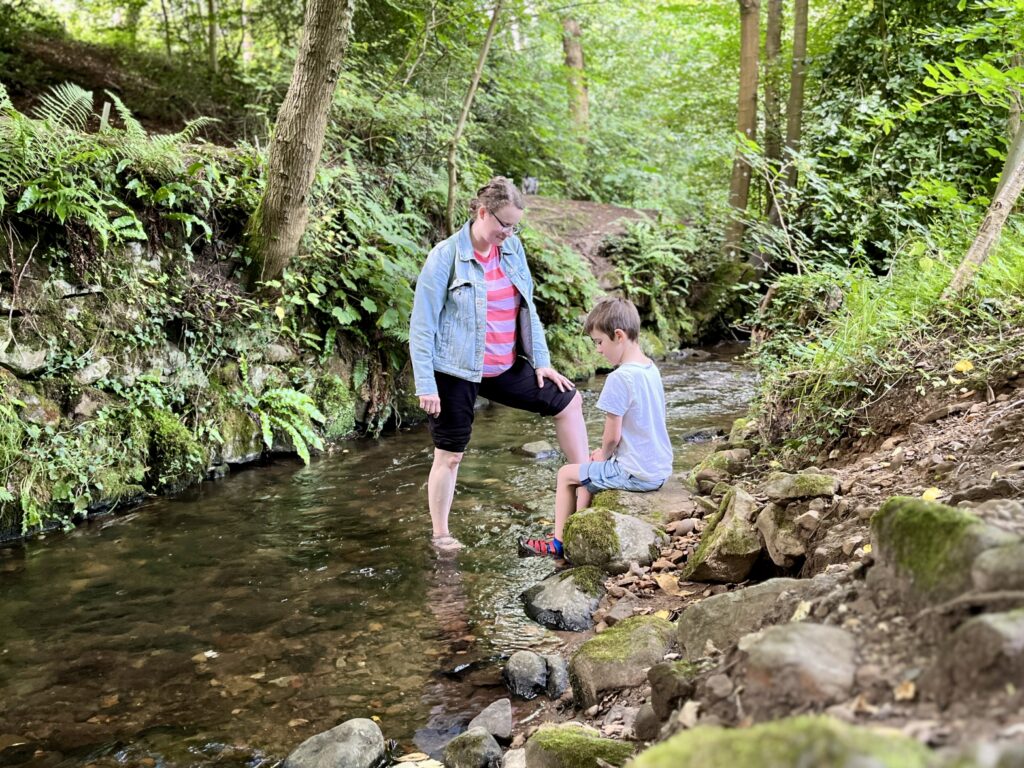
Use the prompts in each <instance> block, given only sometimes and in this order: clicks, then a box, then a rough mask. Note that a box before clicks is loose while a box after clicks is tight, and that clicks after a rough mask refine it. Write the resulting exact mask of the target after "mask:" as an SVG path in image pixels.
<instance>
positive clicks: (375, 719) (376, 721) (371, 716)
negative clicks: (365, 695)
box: [370, 715, 380, 723]
mask: <svg viewBox="0 0 1024 768" xmlns="http://www.w3.org/2000/svg"><path fill="white" fill-rule="evenodd" d="M370 719H371V720H373V722H375V723H379V722H380V718H379V717H377V715H370Z"/></svg>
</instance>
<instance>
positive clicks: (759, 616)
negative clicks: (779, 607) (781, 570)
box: [676, 579, 807, 660]
mask: <svg viewBox="0 0 1024 768" xmlns="http://www.w3.org/2000/svg"><path fill="white" fill-rule="evenodd" d="M806 583H807V582H806V581H801V580H800V579H769V580H768V581H765V582H762V583H760V584H755V585H754V586H752V587H744V588H743V589H737V590H736V591H734V592H725V593H724V594H721V595H714V596H712V597H709V598H707V599H705V600H701V601H700V602H697V603H692V604H691V605H690V606H689V607H687V609H686V610H685V611H683V613H682V615H681V616H680V617H679V621H678V622H676V625H677V635H676V638H677V640H678V642H679V646H680V647H681V648H682V650H683V656H684V658H686V659H691V660H693V659H699V658H701V657H702V656H705V655H706V654H707V652H708V651H709V650H711V648H712V647H713V648H715V649H717V650H719V651H725V650H727V649H728V648H729V646H731V645H733V644H735V643H736V642H737V641H738V640H739V639H740V638H741V637H743V636H744V635H746V634H748V633H750V632H753V631H754V630H755V629H758V628H759V627H760V626H761V622H762V621H763V620H764V617H765V616H766V615H767V614H768V613H769V612H770V611H771V610H772V609H773V608H774V607H775V605H776V604H777V603H778V600H779V596H780V595H781V594H782V593H783V592H786V591H792V590H799V589H800V588H801V587H802V586H803V585H805V584H806ZM709 644H710V646H711V647H709Z"/></svg>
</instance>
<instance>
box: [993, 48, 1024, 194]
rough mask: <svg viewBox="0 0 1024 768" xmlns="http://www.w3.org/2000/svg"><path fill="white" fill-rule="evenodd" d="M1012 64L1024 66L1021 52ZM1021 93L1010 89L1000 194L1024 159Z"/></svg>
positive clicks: (997, 188) (998, 187)
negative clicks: (1011, 174) (1008, 137)
mask: <svg viewBox="0 0 1024 768" xmlns="http://www.w3.org/2000/svg"><path fill="white" fill-rule="evenodd" d="M1012 64H1013V66H1014V67H1020V66H1024V57H1022V56H1021V55H1020V54H1019V53H1018V54H1014V55H1013V59H1012ZM1021 106H1022V104H1021V93H1020V91H1019V90H1017V89H1012V90H1011V91H1010V117H1009V119H1008V120H1007V129H1008V133H1009V136H1010V148H1009V149H1008V150H1007V151H1006V162H1005V163H1003V171H1002V173H1000V174H999V184H998V185H997V186H996V191H995V194H996V195H998V194H999V192H1000V190H1002V188H1003V184H1005V183H1006V180H1007V179H1008V178H1010V173H1011V172H1012V171H1013V169H1014V168H1016V167H1017V166H1018V165H1019V164H1020V162H1021V160H1024V133H1022V132H1021V130H1020V125H1021V122H1020V113H1021Z"/></svg>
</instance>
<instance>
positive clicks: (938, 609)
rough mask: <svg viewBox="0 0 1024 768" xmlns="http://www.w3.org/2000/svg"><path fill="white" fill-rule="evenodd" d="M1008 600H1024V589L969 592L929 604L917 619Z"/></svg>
mask: <svg viewBox="0 0 1024 768" xmlns="http://www.w3.org/2000/svg"><path fill="white" fill-rule="evenodd" d="M1006 600H1012V601H1024V590H1019V589H1018V590H1002V591H999V592H968V593H967V594H966V595H960V596H959V597H954V598H953V599H952V600H948V601H946V602H945V603H941V604H939V605H933V606H929V607H928V608H925V609H924V610H922V611H921V612H919V613H918V614H917V616H915V617H914V618H915V620H916V619H921V618H924V617H925V616H929V615H931V614H933V613H951V612H952V611H954V610H956V609H957V608H960V607H962V606H965V605H990V604H992V603H1001V602H1003V601H1006Z"/></svg>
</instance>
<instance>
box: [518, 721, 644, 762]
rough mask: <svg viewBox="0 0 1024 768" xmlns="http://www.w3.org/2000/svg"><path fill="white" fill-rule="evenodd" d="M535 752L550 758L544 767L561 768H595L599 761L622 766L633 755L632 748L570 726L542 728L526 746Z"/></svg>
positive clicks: (529, 750) (623, 743)
mask: <svg viewBox="0 0 1024 768" xmlns="http://www.w3.org/2000/svg"><path fill="white" fill-rule="evenodd" d="M538 748H539V749H541V750H543V751H544V752H546V753H548V755H549V757H550V758H551V760H550V761H545V764H546V765H558V766H559V767H560V768H597V766H599V765H600V763H599V762H598V761H599V760H602V761H604V762H605V763H608V764H610V765H615V766H621V765H625V763H626V761H627V760H628V759H629V758H630V757H631V756H632V755H633V746H632V745H631V744H627V743H625V742H621V741H612V740H611V739H603V738H601V737H600V736H595V735H594V734H592V733H590V732H589V731H586V730H584V729H583V728H579V727H576V726H571V725H568V726H562V727H554V728H541V729H540V730H539V731H537V732H536V733H535V734H534V735H533V736H532V737H531V738H530V741H529V742H528V743H527V750H528V752H532V751H533V750H534V749H538Z"/></svg>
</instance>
